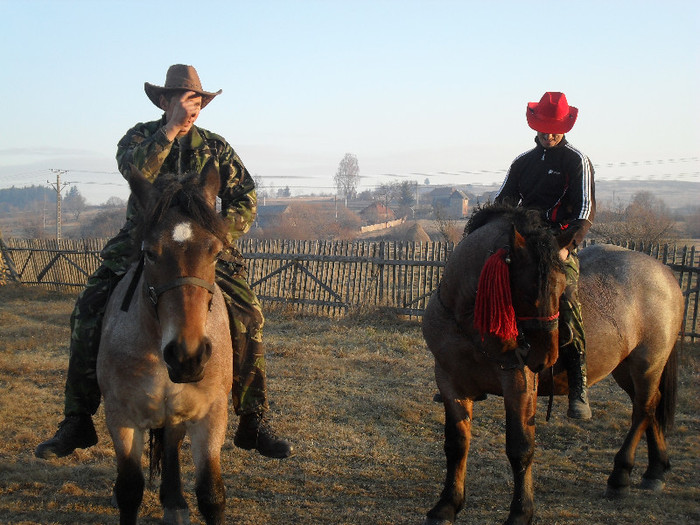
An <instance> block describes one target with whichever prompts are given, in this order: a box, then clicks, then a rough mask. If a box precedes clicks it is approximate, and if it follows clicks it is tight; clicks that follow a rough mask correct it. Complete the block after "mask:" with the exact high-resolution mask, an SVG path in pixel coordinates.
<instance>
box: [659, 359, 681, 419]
mask: <svg viewBox="0 0 700 525" xmlns="http://www.w3.org/2000/svg"><path fill="white" fill-rule="evenodd" d="M659 391H660V392H661V401H660V402H659V404H658V405H657V406H656V420H657V421H658V422H659V425H661V429H662V430H663V431H664V432H666V430H671V429H672V428H673V421H674V417H675V414H676V400H677V392H678V350H677V349H676V347H675V346H674V347H673V350H671V353H670V355H669V356H668V360H667V361H666V366H664V371H663V373H662V374H661V382H660V383H659Z"/></svg>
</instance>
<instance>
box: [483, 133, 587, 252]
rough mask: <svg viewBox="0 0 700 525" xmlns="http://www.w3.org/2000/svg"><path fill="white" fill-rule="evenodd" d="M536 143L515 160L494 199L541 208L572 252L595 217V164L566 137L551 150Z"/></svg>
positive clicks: (536, 141)
mask: <svg viewBox="0 0 700 525" xmlns="http://www.w3.org/2000/svg"><path fill="white" fill-rule="evenodd" d="M535 143H536V144H537V145H536V146H535V147H534V148H533V149H531V150H530V151H526V152H525V153H523V154H521V155H520V156H518V157H517V158H516V159H515V160H514V161H513V163H512V164H511V166H510V169H509V170H508V173H507V175H506V178H505V180H504V181H503V184H502V185H501V188H500V189H499V190H498V193H496V196H495V198H494V200H495V201H496V202H510V203H512V204H519V205H521V206H525V207H527V208H535V209H538V210H540V211H541V212H542V217H543V218H544V219H545V220H546V221H547V222H549V223H550V224H551V225H552V227H554V228H555V230H556V232H555V233H556V235H557V237H560V238H561V239H562V240H564V246H567V247H568V248H569V251H571V250H573V249H574V248H575V247H576V246H578V245H579V244H581V242H582V241H583V238H584V236H585V235H586V233H587V232H588V229H589V228H590V227H591V224H592V223H593V218H594V217H595V184H594V181H593V174H594V170H593V164H591V161H590V160H589V158H588V157H587V156H586V155H584V154H583V153H582V152H581V151H579V150H577V149H576V148H574V147H573V146H572V145H571V144H569V143H568V142H567V140H566V137H562V139H561V142H559V144H557V145H556V146H555V147H553V148H548V149H545V148H544V147H542V145H541V144H540V143H539V141H538V140H537V138H535ZM569 239H570V240H569ZM567 241H568V242H567ZM560 244H561V243H560ZM562 247H563V246H562Z"/></svg>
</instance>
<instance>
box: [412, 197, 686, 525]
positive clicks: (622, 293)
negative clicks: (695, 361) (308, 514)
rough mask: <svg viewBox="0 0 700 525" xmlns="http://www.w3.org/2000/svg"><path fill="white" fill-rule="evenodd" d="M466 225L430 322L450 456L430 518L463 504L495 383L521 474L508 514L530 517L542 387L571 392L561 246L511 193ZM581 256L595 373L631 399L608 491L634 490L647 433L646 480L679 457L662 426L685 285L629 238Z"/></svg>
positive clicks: (646, 483)
mask: <svg viewBox="0 0 700 525" xmlns="http://www.w3.org/2000/svg"><path fill="white" fill-rule="evenodd" d="M465 234H466V235H465V236H464V237H463V239H462V240H461V241H460V243H459V244H458V245H457V246H456V247H455V249H454V251H453V253H452V254H451V256H450V258H449V260H448V262H447V264H446V267H445V271H444V275H443V278H442V280H441V282H440V284H439V286H438V288H437V290H436V292H435V293H434V294H433V295H432V296H431V298H430V300H429V302H428V305H427V308H426V311H425V314H424V317H423V322H422V332H423V336H424V339H425V341H426V343H427V346H428V348H429V349H430V351H431V352H432V354H433V356H434V359H435V379H436V382H437V386H438V389H439V392H440V396H439V397H440V398H441V399H442V402H443V405H444V409H445V429H444V430H445V441H444V450H445V456H446V462H447V474H446V478H445V484H444V488H443V490H442V492H441V495H440V499H439V501H438V502H437V503H436V504H435V505H434V506H433V507H432V509H431V510H430V511H429V512H428V513H427V517H426V519H425V521H424V525H449V524H452V523H454V520H455V517H456V515H457V513H458V512H459V511H460V510H461V509H462V508H463V506H464V503H465V495H464V491H465V481H466V471H467V456H468V453H469V445H470V441H471V424H472V410H473V405H474V401H478V400H481V399H484V398H485V396H486V395H487V394H494V395H498V396H502V397H503V400H504V405H505V416H506V455H507V457H508V459H509V461H510V464H511V468H512V471H513V479H514V487H513V498H512V501H511V504H510V512H509V514H508V518H507V520H506V521H505V523H506V524H509V525H513V524H517V525H521V524H529V523H532V519H533V516H534V490H533V481H532V460H533V455H534V440H535V415H536V409H537V405H536V401H537V396H538V394H539V395H545V396H546V395H549V396H551V395H565V394H567V392H568V384H567V376H566V371H565V369H564V367H563V365H562V364H561V363H560V362H559V361H558V351H559V326H558V319H557V318H558V301H559V297H560V295H561V294H562V291H563V289H564V286H565V278H564V275H563V273H562V266H561V261H560V260H559V259H558V251H559V249H560V246H558V244H557V242H556V241H555V236H554V235H553V234H552V233H551V231H550V230H549V228H547V227H546V226H544V225H543V224H542V220H541V219H540V216H539V213H538V212H537V211H535V210H526V209H524V208H516V207H511V206H507V205H497V204H491V205H485V206H483V207H482V208H481V209H479V210H477V211H476V212H475V213H474V215H472V217H471V219H470V220H469V222H468V223H467V227H466V228H465ZM580 268H581V274H580V279H579V298H580V302H581V305H582V310H583V314H582V315H583V319H584V326H585V329H586V354H587V365H588V372H587V377H588V384H589V385H592V384H595V383H597V382H598V381H600V380H602V379H603V378H605V377H606V376H607V375H608V374H612V375H613V377H614V379H615V381H616V382H617V384H618V385H619V386H620V387H621V388H622V389H623V390H624V391H625V392H627V394H628V395H629V397H630V398H631V400H632V403H633V410H632V421H631V426H630V429H629V432H628V433H627V436H626V437H625V440H624V443H623V445H622V447H621V448H620V450H619V452H618V453H617V454H616V456H615V459H614V467H613V470H612V473H611V474H610V476H609V478H608V480H607V488H606V492H605V496H606V497H608V498H620V497H623V496H624V495H626V494H627V493H628V492H629V487H630V473H631V471H632V468H633V466H634V461H635V451H636V448H637V445H638V443H639V441H640V440H641V438H642V435H643V434H646V439H647V444H648V468H647V470H646V472H645V473H644V475H643V481H642V484H641V486H642V488H645V489H651V490H656V491H658V490H661V489H663V487H664V474H665V473H666V471H667V470H668V469H669V468H670V464H669V460H668V454H667V449H666V442H665V438H664V432H665V431H666V430H667V429H668V428H670V427H671V426H672V423H673V414H674V410H675V401H676V380H677V351H676V350H675V343H676V341H677V339H678V333H679V330H680V327H681V321H682V316H683V313H682V312H683V296H682V292H681V290H680V287H679V285H678V283H677V282H676V279H675V278H674V276H673V273H672V272H671V271H670V270H669V269H668V268H667V267H666V266H665V265H663V264H661V263H660V262H658V261H656V260H654V259H652V258H651V257H649V256H647V255H644V254H642V253H639V252H634V251H630V250H626V249H624V248H619V247H615V246H611V245H593V246H589V247H587V248H585V249H583V250H581V252H580ZM499 288H500V290H499ZM490 306H492V307H494V308H493V309H492V310H489V307H490ZM550 407H551V397H550Z"/></svg>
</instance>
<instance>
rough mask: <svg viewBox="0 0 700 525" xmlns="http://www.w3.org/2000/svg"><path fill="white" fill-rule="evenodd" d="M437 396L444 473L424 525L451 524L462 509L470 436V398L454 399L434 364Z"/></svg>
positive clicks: (471, 403) (471, 402)
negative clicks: (442, 424) (441, 411)
mask: <svg viewBox="0 0 700 525" xmlns="http://www.w3.org/2000/svg"><path fill="white" fill-rule="evenodd" d="M435 372H436V376H437V378H438V385H439V386H440V394H441V396H442V399H443V404H444V405H445V457H446V460H447V474H446V476H445V486H444V488H443V490H442V493H441V494H440V500H439V501H438V502H437V503H436V504H435V506H434V507H433V508H432V509H431V510H430V511H429V512H428V515H427V518H426V519H425V522H424V525H451V524H452V523H453V522H454V520H455V516H456V515H457V513H458V512H459V511H460V510H461V509H462V507H463V506H464V485H465V479H466V473H467V455H468V454H469V444H470V441H471V435H472V409H473V407H474V402H473V400H471V399H457V398H456V395H455V394H454V392H452V391H451V389H450V388H449V385H446V384H445V382H446V381H447V379H445V380H444V382H443V381H441V379H440V371H439V369H438V367H437V365H436V371H435Z"/></svg>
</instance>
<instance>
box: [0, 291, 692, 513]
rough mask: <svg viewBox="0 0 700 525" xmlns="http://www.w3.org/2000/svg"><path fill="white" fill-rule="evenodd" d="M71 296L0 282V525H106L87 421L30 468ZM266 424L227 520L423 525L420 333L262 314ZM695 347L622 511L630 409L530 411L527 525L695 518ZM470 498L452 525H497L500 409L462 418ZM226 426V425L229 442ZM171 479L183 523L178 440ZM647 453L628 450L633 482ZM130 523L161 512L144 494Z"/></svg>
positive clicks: (429, 389)
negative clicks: (83, 437)
mask: <svg viewBox="0 0 700 525" xmlns="http://www.w3.org/2000/svg"><path fill="white" fill-rule="evenodd" d="M72 304H73V296H72V295H65V294H56V293H50V292H46V291H42V290H40V289H37V288H19V287H15V286H5V287H0V393H1V394H0V421H1V422H2V424H1V425H0V522H1V523H12V524H67V523H76V524H77V523H80V524H84V523H100V524H107V523H118V521H119V520H118V513H117V511H116V509H114V508H112V507H111V506H110V496H111V490H112V483H113V481H114V479H115V472H116V471H115V466H114V454H113V451H112V447H111V442H110V439H109V436H108V434H107V432H106V430H105V427H104V417H103V414H102V411H101V410H100V411H99V412H98V414H97V417H96V423H97V427H98V434H99V436H100V442H99V443H98V445H97V446H95V447H92V448H90V449H87V450H79V451H77V452H76V453H74V454H72V455H70V456H68V457H66V458H63V459H57V460H52V461H42V460H39V459H36V458H35V457H34V454H33V451H34V448H35V446H36V445H37V444H38V443H39V442H40V441H42V440H43V439H45V438H47V437H49V436H51V435H52V434H53V432H54V431H55V429H56V424H57V423H58V422H59V420H60V419H61V417H62V416H61V414H62V402H63V385H64V381H65V371H66V367H67V361H68V359H67V357H68V356H67V342H68V335H69V334H68V317H69V314H70V310H71V308H72ZM266 340H267V344H268V347H267V348H268V375H269V380H270V398H271V404H272V414H273V421H274V423H275V426H276V428H277V429H278V431H279V432H280V433H281V434H282V435H285V436H288V437H289V438H290V439H291V440H292V441H293V442H294V444H295V445H296V449H297V454H296V456H294V457H293V458H290V459H287V460H283V461H278V460H270V459H265V458H263V457H261V456H259V455H258V454H255V453H251V452H246V451H242V450H239V449H236V448H235V447H234V446H233V445H232V444H231V442H228V443H227V444H226V445H225V448H224V451H223V465H222V467H223V471H224V480H225V483H226V488H227V495H228V502H227V520H228V522H229V523H236V524H241V525H264V524H270V525H288V524H302V525H306V524H334V525H341V524H367V523H371V524H376V525H394V524H416V525H418V524H420V523H421V522H422V519H423V516H424V515H425V512H426V511H427V509H429V508H430V507H431V506H432V504H433V503H434V502H435V501H436V499H437V496H438V494H439V492H440V490H441V488H442V479H443V475H444V474H443V468H444V458H443V452H442V421H443V414H442V408H441V406H440V405H437V404H435V403H433V402H432V397H433V394H434V392H435V386H434V381H433V377H432V362H431V358H430V356H429V354H428V352H427V350H426V347H425V345H424V343H423V340H422V337H421V335H420V328H419V325H418V324H417V323H415V322H406V321H401V320H396V319H392V318H388V317H386V316H382V315H377V314H376V313H370V314H364V315H356V316H352V317H350V318H348V319H345V320H341V321H332V320H329V319H318V318H310V317H302V316H298V315H291V314H286V313H284V312H271V313H269V314H268V320H267V324H266ZM698 352H700V347H699V346H697V345H696V346H695V347H689V346H686V348H685V349H684V353H683V356H682V360H681V363H682V372H681V381H680V391H679V407H678V411H677V417H676V428H675V430H674V431H673V432H672V433H671V434H670V436H669V438H668V442H669V449H670V455H671V461H672V466H673V470H672V471H671V472H670V474H669V475H668V477H667V487H666V490H665V491H664V492H663V493H661V494H651V493H647V492H643V491H641V490H639V489H638V488H636V487H634V488H633V489H632V492H631V494H630V496H629V497H628V498H627V499H626V500H623V501H615V502H611V501H607V500H605V499H603V498H602V493H603V490H604V487H605V481H606V479H607V476H608V474H609V472H610V469H611V467H612V461H613V456H614V454H615V452H616V451H617V449H618V448H619V446H620V444H621V441H622V439H623V436H624V434H625V432H626V429H627V425H628V420H629V417H630V403H629V402H628V400H627V399H626V396H625V394H624V393H622V391H621V390H619V389H618V388H617V387H616V386H615V385H614V383H613V382H612V381H611V380H606V381H605V382H603V383H601V384H599V385H596V386H594V387H593V388H592V389H591V393H590V396H591V400H592V408H593V412H594V419H593V420H592V421H590V422H582V423H578V422H572V421H570V420H567V419H566V417H565V416H564V414H565V410H566V403H565V400H564V399H563V398H559V399H557V400H555V405H554V413H553V417H552V419H551V420H550V422H548V423H546V422H544V416H543V414H544V412H545V409H546V399H542V400H540V411H539V414H540V417H539V425H538V439H537V451H536V455H535V468H534V475H535V487H536V498H537V509H536V515H537V518H536V523H540V524H545V523H546V524H581V525H582V524H586V525H590V524H615V525H638V524H679V523H700V474H699V473H700V401H699V398H700V395H699V394H700V388H699V386H700V385H699V383H700V381H699V377H700V366H699V364H698V363H699V362H700V360H699V359H698ZM474 416H475V423H474V439H473V441H472V449H471V453H470V456H469V472H468V484H467V492H468V496H467V497H468V500H467V506H466V508H465V509H464V510H463V511H462V512H461V513H460V516H459V520H458V523H464V524H467V523H470V524H480V525H481V524H494V523H502V521H503V520H504V519H505V518H506V516H507V510H508V505H509V502H510V495H511V490H512V479H511V473H510V467H509V464H508V461H507V459H506V456H505V452H504V443H505V435H504V421H503V408H502V402H501V399H500V398H497V397H489V399H487V400H486V401H483V402H480V403H479V404H478V405H477V406H476V408H475V411H474ZM236 423H237V421H236V418H235V417H233V418H231V420H230V429H229V436H233V432H234V430H235V425H236ZM184 452H185V459H184V468H183V475H184V478H185V480H186V482H185V487H186V490H187V491H188V494H187V497H188V501H189V502H190V507H191V508H192V509H193V512H192V521H193V523H201V521H200V518H199V515H198V514H197V512H196V505H195V503H194V498H193V497H192V491H193V482H192V465H191V460H190V457H189V450H188V445H187V443H186V444H185V447H184ZM645 466H646V447H645V445H642V446H641V447H640V449H639V451H638V466H637V468H636V469H635V471H634V476H635V481H638V480H639V477H640V476H641V473H642V472H643V470H644V468H645ZM141 510H142V512H141V515H142V520H141V523H145V524H148V523H158V522H159V520H160V517H161V515H162V513H161V510H160V507H159V504H158V497H157V485H155V486H154V487H151V488H148V489H147V493H146V494H145V497H144V503H143V505H142V509H141Z"/></svg>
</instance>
